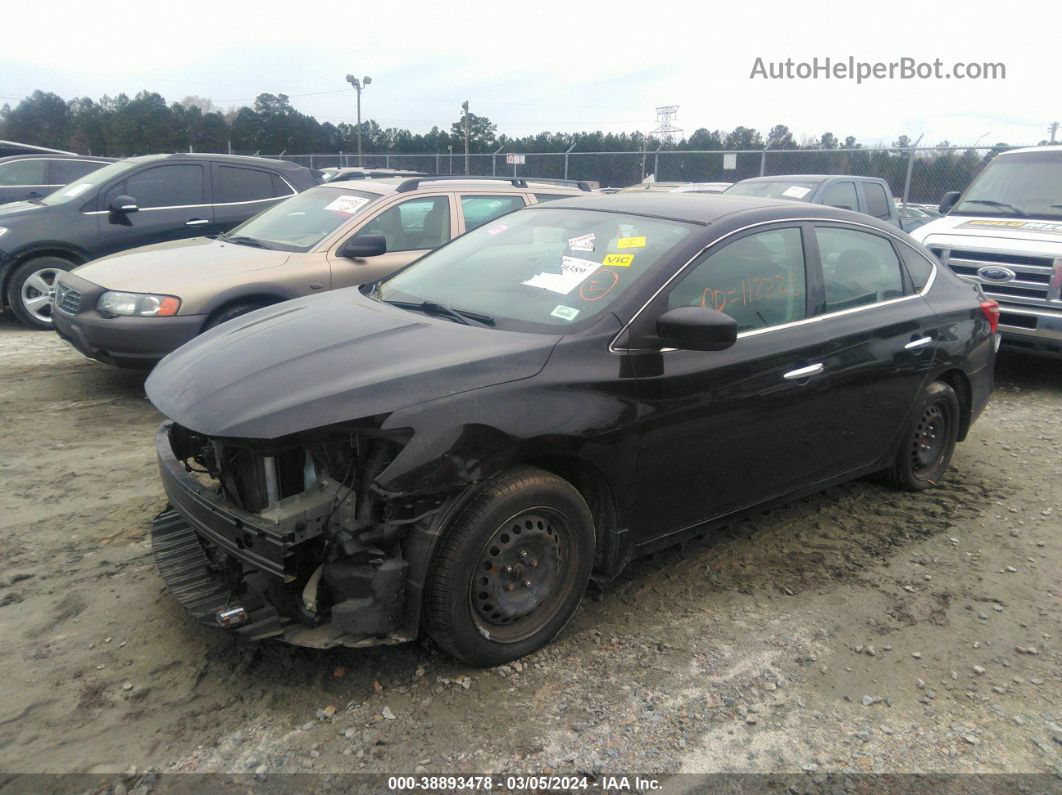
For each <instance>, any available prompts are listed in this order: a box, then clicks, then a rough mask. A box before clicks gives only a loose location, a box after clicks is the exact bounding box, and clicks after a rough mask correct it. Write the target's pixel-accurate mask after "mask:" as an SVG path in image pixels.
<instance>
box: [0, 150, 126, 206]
mask: <svg viewBox="0 0 1062 795" xmlns="http://www.w3.org/2000/svg"><path fill="white" fill-rule="evenodd" d="M113 162H114V159H113V158H110V157H79V156H78V155H48V154H46V155H11V156H10V157H0V204H6V203H8V202H17V201H23V200H25V199H42V198H44V197H45V196H47V195H48V194H49V193H51V192H53V191H54V190H56V189H57V188H61V187H63V185H68V184H69V183H71V182H73V181H74V180H77V179H80V178H81V177H83V176H85V175H86V174H88V173H90V172H92V171H96V170H97V169H99V168H102V167H103V166H105V165H107V164H108V163H113Z"/></svg>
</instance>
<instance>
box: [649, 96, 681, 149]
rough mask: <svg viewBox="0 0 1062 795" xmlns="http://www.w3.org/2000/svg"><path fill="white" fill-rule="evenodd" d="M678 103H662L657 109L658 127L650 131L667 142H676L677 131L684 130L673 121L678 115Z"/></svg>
mask: <svg viewBox="0 0 1062 795" xmlns="http://www.w3.org/2000/svg"><path fill="white" fill-rule="evenodd" d="M678 109H679V106H678V105H662V106H661V107H659V108H657V109H656V122H657V125H658V126H657V128H656V129H655V130H653V131H652V132H650V133H649V134H650V135H655V136H658V137H659V138H661V139H662V140H663V141H664V142H666V143H669V144H670V143H674V141H675V133H680V132H682V128H681V127H676V126H675V125H674V124H672V123H671V122H673V121H674V120H675V117H676V116H677V115H678Z"/></svg>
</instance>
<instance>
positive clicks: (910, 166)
mask: <svg viewBox="0 0 1062 795" xmlns="http://www.w3.org/2000/svg"><path fill="white" fill-rule="evenodd" d="M924 135H925V133H922V135H919V136H918V141H915V142H914V144H913V145H911V146H910V147H909V148H908V149H907V177H906V178H905V179H904V181H903V209H905V210H906V209H907V197H908V196H910V195H911V171H912V170H914V156H915V150H916V149H917V148H918V143H919V141H921V140H922V137H923V136H924Z"/></svg>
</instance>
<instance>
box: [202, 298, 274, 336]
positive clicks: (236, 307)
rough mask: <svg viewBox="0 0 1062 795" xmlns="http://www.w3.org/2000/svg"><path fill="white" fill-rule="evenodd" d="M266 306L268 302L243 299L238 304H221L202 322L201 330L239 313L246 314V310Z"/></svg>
mask: <svg viewBox="0 0 1062 795" xmlns="http://www.w3.org/2000/svg"><path fill="white" fill-rule="evenodd" d="M267 306H269V304H267V303H265V302H264V301H244V302H241V303H238V304H230V305H229V306H223V307H222V308H221V309H219V310H218V311H217V312H215V313H214V314H212V315H211V316H210V317H209V318H207V322H206V323H204V324H203V331H209V330H210V329H212V328H215V327H217V326H220V325H221V324H222V323H227V322H228V321H230V320H232V319H233V318H237V317H239V316H240V315H246V314H247V313H248V312H253V311H254V310H256V309H262V308H263V307H267Z"/></svg>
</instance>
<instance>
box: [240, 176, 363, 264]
mask: <svg viewBox="0 0 1062 795" xmlns="http://www.w3.org/2000/svg"><path fill="white" fill-rule="evenodd" d="M378 198H380V194H378V193H370V192H369V191H363V190H351V189H346V188H343V189H336V188H333V187H328V188H324V187H317V188H310V189H309V190H307V191H304V192H303V193H299V194H297V195H295V196H292V197H291V198H290V199H285V200H284V201H282V202H280V203H279V204H276V205H274V206H272V207H270V208H269V209H268V210H263V211H262V212H260V213H258V215H256V216H254V217H253V218H250V219H248V220H246V221H244V222H243V223H242V224H240V225H239V226H237V227H236V228H235V229H233V230H232V231H231V232H229V233H228V234H227V235H225V237H226V238H244V239H251V240H257V241H259V242H262V243H265V244H266V245H268V246H269V248H276V249H281V250H283V251H309V250H310V249H311V248H313V247H314V246H316V245H317V244H318V243H320V242H321V241H322V240H324V239H325V238H326V237H328V235H330V234H332V232H334V231H335V230H336V229H338V228H339V227H340V226H342V225H343V224H345V223H346V222H347V221H349V220H350V219H351V218H353V217H354V216H355V215H357V214H358V213H360V212H362V211H363V210H364V209H365V208H366V207H368V206H369V204H370V203H371V202H372V201H373V200H374V199H378Z"/></svg>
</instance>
